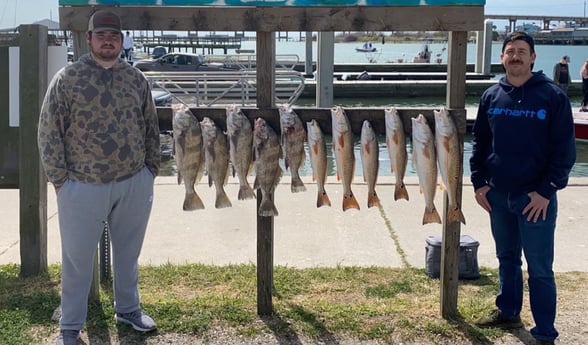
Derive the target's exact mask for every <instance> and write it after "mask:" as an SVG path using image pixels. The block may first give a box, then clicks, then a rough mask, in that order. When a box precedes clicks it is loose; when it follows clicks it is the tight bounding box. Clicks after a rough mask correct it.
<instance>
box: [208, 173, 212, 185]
mask: <svg viewBox="0 0 588 345" xmlns="http://www.w3.org/2000/svg"><path fill="white" fill-rule="evenodd" d="M208 187H212V176H211V175H210V174H208Z"/></svg>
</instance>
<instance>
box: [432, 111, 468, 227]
mask: <svg viewBox="0 0 588 345" xmlns="http://www.w3.org/2000/svg"><path fill="white" fill-rule="evenodd" d="M433 113H434V115H435V142H436V148H437V162H438V163H439V172H440V173H441V180H442V181H443V185H444V188H445V190H446V191H447V199H448V210H447V221H448V222H462V223H464V224H465V223H466V222H465V217H464V215H463V213H462V211H461V206H460V205H459V202H458V201H457V188H459V182H460V179H461V178H462V165H461V164H460V160H461V157H463V152H462V149H463V148H462V146H461V145H460V144H459V138H458V137H457V127H456V126H455V122H454V121H453V118H451V116H450V115H449V112H448V111H447V109H445V108H442V109H441V110H438V111H437V110H435V111H433Z"/></svg>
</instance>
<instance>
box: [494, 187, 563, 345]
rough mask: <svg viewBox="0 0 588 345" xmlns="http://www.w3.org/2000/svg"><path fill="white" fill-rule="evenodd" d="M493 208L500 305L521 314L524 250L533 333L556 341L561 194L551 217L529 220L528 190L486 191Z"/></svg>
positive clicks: (552, 203)
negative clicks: (513, 192)
mask: <svg viewBox="0 0 588 345" xmlns="http://www.w3.org/2000/svg"><path fill="white" fill-rule="evenodd" d="M486 196H487V198H488V201H489V202H490V205H491V206H492V212H490V225H491V227H492V235H493V236H494V242H495V245H496V257H497V258H498V279H499V284H500V286H499V290H498V295H497V296H496V306H497V307H498V309H499V310H500V312H501V313H502V315H503V316H504V317H506V318H511V317H516V316H517V315H519V314H520V312H521V308H522V304H523V272H522V269H521V266H522V259H521V254H522V252H524V254H525V259H526V261H527V267H528V273H529V280H528V283H529V295H530V302H531V312H532V314H533V319H534V320H535V325H536V326H535V327H534V328H533V329H531V334H532V335H533V337H535V338H536V339H538V340H547V341H552V340H554V339H555V338H557V336H558V335H559V334H558V332H557V330H556V329H555V327H554V321H555V314H556V306H557V290H556V286H555V277H554V274H553V252H554V235H555V221H556V218H557V197H556V195H553V197H551V199H550V200H549V205H548V207H547V218H546V220H543V219H542V218H541V217H539V220H537V223H533V222H532V221H531V222H529V221H527V215H523V214H522V211H523V209H524V208H525V206H527V204H528V203H529V200H530V199H529V196H528V195H527V194H519V195H511V194H509V193H502V192H498V191H496V190H494V189H490V191H489V192H488V194H487V195H486Z"/></svg>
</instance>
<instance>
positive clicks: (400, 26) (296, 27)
mask: <svg viewBox="0 0 588 345" xmlns="http://www.w3.org/2000/svg"><path fill="white" fill-rule="evenodd" d="M97 8H108V9H110V10H112V11H114V12H116V13H117V14H119V15H120V17H121V20H122V23H123V26H124V28H125V29H132V30H170V31H188V30H192V31H194V30H196V31H205V30H217V31H258V32H272V31H397V30H405V31H422V30H428V31H477V30H482V29H483V22H484V7H483V6H382V7H373V6H350V7H346V6H337V7H327V6H324V7H323V6H321V7H230V6H227V7H169V6H163V7H162V6H153V7H149V6H146V7H131V6H129V7H104V6H102V7H101V6H95V7H94V6H76V7H60V8H59V23H60V26H61V28H62V29H67V30H71V31H86V30H87V29H88V19H89V18H90V16H91V15H92V13H93V12H94V11H95V10H96V9H97Z"/></svg>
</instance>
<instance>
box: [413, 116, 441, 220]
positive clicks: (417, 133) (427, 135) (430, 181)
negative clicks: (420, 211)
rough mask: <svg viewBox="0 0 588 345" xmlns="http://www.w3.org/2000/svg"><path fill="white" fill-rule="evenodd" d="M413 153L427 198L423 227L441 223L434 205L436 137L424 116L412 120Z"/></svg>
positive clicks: (422, 189) (420, 183)
mask: <svg viewBox="0 0 588 345" xmlns="http://www.w3.org/2000/svg"><path fill="white" fill-rule="evenodd" d="M412 151H413V152H412V154H413V156H412V159H413V161H414V166H415V169H416V171H417V175H418V178H419V185H420V189H421V193H423V194H424V196H425V214H424V215H423V225H424V224H428V223H441V218H440V217H439V212H437V209H436V208H435V203H434V201H435V190H436V188H437V158H436V154H435V137H434V136H433V132H432V131H431V127H429V123H428V122H427V119H425V117H424V116H423V114H419V116H417V117H416V118H412Z"/></svg>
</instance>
